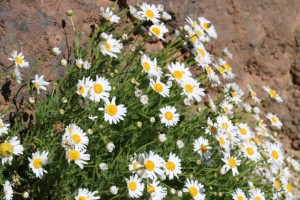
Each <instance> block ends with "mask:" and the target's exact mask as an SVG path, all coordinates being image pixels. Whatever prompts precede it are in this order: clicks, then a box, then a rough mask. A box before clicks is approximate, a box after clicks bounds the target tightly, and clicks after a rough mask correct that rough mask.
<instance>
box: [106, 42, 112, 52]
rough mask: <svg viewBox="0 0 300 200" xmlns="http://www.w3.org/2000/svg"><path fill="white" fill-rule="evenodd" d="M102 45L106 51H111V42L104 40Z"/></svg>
mask: <svg viewBox="0 0 300 200" xmlns="http://www.w3.org/2000/svg"><path fill="white" fill-rule="evenodd" d="M104 46H105V50H106V51H111V44H110V43H109V42H105V44H104Z"/></svg>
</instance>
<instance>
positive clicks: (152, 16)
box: [146, 9, 154, 19]
mask: <svg viewBox="0 0 300 200" xmlns="http://www.w3.org/2000/svg"><path fill="white" fill-rule="evenodd" d="M146 16H147V17H148V18H150V19H153V18H154V12H153V11H152V10H149V9H148V10H146Z"/></svg>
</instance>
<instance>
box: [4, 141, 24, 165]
mask: <svg viewBox="0 0 300 200" xmlns="http://www.w3.org/2000/svg"><path fill="white" fill-rule="evenodd" d="M20 143H21V142H20V140H18V137H17V136H14V137H13V138H11V139H10V140H8V141H7V140H5V141H4V142H3V143H1V144H0V158H1V159H2V164H3V165H4V164H5V163H7V162H8V164H11V161H12V159H13V154H14V155H21V154H23V151H24V147H23V145H21V144H20Z"/></svg>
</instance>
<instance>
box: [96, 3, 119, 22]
mask: <svg viewBox="0 0 300 200" xmlns="http://www.w3.org/2000/svg"><path fill="white" fill-rule="evenodd" d="M100 15H101V16H102V17H103V18H104V19H105V20H107V21H110V22H111V23H119V21H120V17H119V16H117V15H114V14H113V12H112V11H111V10H110V7H107V8H106V10H105V9H104V8H102V7H101V8H100Z"/></svg>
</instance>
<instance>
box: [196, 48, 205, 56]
mask: <svg viewBox="0 0 300 200" xmlns="http://www.w3.org/2000/svg"><path fill="white" fill-rule="evenodd" d="M197 51H198V53H199V54H201V56H202V57H204V56H205V51H204V50H203V49H198V50H197Z"/></svg>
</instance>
